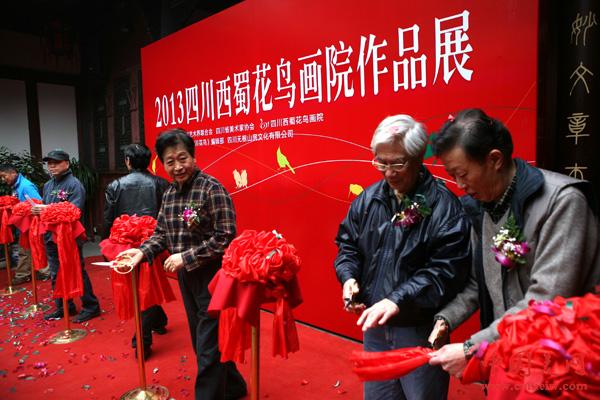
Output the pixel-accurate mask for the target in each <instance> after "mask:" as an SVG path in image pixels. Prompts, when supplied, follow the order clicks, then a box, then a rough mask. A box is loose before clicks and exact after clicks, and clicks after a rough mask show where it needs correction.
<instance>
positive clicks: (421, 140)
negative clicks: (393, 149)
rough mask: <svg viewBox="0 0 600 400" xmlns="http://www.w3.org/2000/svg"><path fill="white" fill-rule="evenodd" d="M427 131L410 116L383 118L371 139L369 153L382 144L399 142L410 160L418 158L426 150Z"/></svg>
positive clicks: (400, 115)
mask: <svg viewBox="0 0 600 400" xmlns="http://www.w3.org/2000/svg"><path fill="white" fill-rule="evenodd" d="M427 141H428V138H427V130H426V129H425V126H424V125H423V124H421V123H420V122H417V121H415V120H414V119H413V118H412V117H411V116H410V115H405V114H398V115H393V116H391V117H387V118H385V119H384V120H383V121H381V122H380V123H379V125H378V126H377V128H376V129H375V133H373V138H372V139H371V151H373V154H375V149H376V147H377V146H378V145H379V144H382V143H395V142H400V143H402V145H403V146H404V148H405V149H406V153H407V155H408V156H409V157H411V158H420V157H423V155H424V154H425V150H426V149H427Z"/></svg>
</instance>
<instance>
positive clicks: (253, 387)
mask: <svg viewBox="0 0 600 400" xmlns="http://www.w3.org/2000/svg"><path fill="white" fill-rule="evenodd" d="M250 368H251V370H250V400H258V392H259V390H258V389H259V383H260V316H259V318H258V323H257V325H256V326H253V327H252V360H251V366H250Z"/></svg>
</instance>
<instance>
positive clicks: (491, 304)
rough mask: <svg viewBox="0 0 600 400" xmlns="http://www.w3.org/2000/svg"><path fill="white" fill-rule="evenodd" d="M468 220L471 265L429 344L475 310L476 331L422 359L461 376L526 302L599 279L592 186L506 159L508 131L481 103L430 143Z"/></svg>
mask: <svg viewBox="0 0 600 400" xmlns="http://www.w3.org/2000/svg"><path fill="white" fill-rule="evenodd" d="M434 145H435V151H436V154H437V155H438V156H439V157H440V158H441V160H442V161H443V163H444V167H445V168H446V171H448V173H449V174H450V176H452V177H453V178H454V179H455V180H456V184H457V185H458V187H459V188H460V189H462V190H464V191H465V192H466V193H467V196H464V197H463V198H462V199H461V200H462V201H463V205H464V207H465V210H466V211H467V214H468V215H469V216H470V218H471V222H472V226H473V227H472V230H471V243H472V247H473V265H472V270H471V276H470V278H469V281H468V283H467V286H466V287H465V288H464V290H463V291H462V292H461V293H459V294H458V295H457V296H456V298H455V299H454V300H453V301H451V302H450V303H449V304H448V305H446V307H444V308H443V309H442V310H441V311H440V312H438V313H437V315H436V319H437V320H436V323H435V326H434V329H433V332H432V333H431V336H430V339H429V340H430V342H433V341H434V340H435V339H436V338H439V337H441V336H443V335H444V334H446V333H447V332H449V331H450V330H453V329H455V328H456V327H457V326H458V325H460V324H461V323H462V322H463V321H465V320H466V319H467V318H468V317H469V316H471V315H472V314H473V313H474V312H475V311H476V310H477V309H479V310H480V318H481V330H480V331H479V332H477V333H475V334H474V335H472V336H471V337H470V338H469V339H468V340H466V341H465V342H464V343H454V344H449V345H446V346H444V347H442V348H441V349H440V350H439V351H437V352H435V353H433V356H432V357H431V360H430V363H431V364H432V365H441V366H442V367H443V368H444V369H445V370H446V371H448V372H449V373H450V374H453V375H456V376H460V375H461V374H462V371H463V369H464V367H465V366H466V362H467V359H468V358H469V357H470V356H471V355H472V353H473V349H471V348H472V347H473V345H475V344H478V343H481V342H483V341H487V342H491V341H494V340H496V339H497V338H498V330H497V325H498V323H499V322H500V320H501V319H502V317H504V316H505V315H507V314H514V313H516V312H518V311H520V310H522V309H524V308H526V307H527V304H528V302H529V301H530V300H537V301H540V300H551V299H554V297H556V296H559V295H560V296H563V297H571V296H578V295H582V294H584V293H585V292H589V291H592V290H593V289H594V286H595V285H596V284H597V283H598V280H599V277H600V244H599V242H598V240H599V236H598V219H597V215H596V213H595V210H596V209H595V203H594V200H593V196H592V191H591V185H589V184H588V182H585V181H579V180H576V179H572V178H569V177H567V176H564V175H560V174H557V173H554V172H550V171H545V170H542V169H539V168H535V167H532V166H530V165H529V164H528V163H527V162H525V161H523V160H520V159H513V158H512V151H513V144H512V139H511V136H510V133H509V131H508V130H507V129H506V127H505V126H504V125H503V124H502V123H501V122H500V121H498V120H495V119H493V118H490V117H488V116H487V115H486V114H485V113H484V112H483V111H481V110H479V109H468V110H464V111H462V112H460V113H459V114H458V115H457V117H456V119H454V120H450V121H448V122H446V124H445V125H444V126H443V127H442V128H441V130H440V132H439V134H438V136H437V139H436V141H435V143H434Z"/></svg>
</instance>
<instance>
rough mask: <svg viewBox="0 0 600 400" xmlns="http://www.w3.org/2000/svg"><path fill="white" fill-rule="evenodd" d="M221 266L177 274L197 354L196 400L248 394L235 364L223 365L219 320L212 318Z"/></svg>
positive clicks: (180, 271)
mask: <svg viewBox="0 0 600 400" xmlns="http://www.w3.org/2000/svg"><path fill="white" fill-rule="evenodd" d="M218 268H219V266H207V267H201V268H196V269H195V270H193V271H191V272H188V271H187V270H186V269H185V268H183V269H180V270H179V271H178V273H177V277H178V280H179V289H180V290H181V297H182V299H183V304H184V306H185V311H186V314H187V319H188V325H189V328H190V334H191V336H192V346H193V347H194V351H195V352H196V360H197V364H198V374H197V375H196V385H195V391H196V400H213V399H214V400H222V399H236V398H239V397H241V396H243V395H245V394H246V391H247V390H246V382H244V378H243V377H242V375H241V374H240V373H239V371H238V370H237V368H236V366H235V363H233V362H227V363H221V362H220V358H221V352H220V351H219V321H218V319H214V318H211V317H209V316H208V314H207V309H208V304H209V303H210V298H211V297H210V293H209V291H208V283H209V282H210V280H211V279H212V278H213V276H214V275H215V273H216V271H217V270H218Z"/></svg>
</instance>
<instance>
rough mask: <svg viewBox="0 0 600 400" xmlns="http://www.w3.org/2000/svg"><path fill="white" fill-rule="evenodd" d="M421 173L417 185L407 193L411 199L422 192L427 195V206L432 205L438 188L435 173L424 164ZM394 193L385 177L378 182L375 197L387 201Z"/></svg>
mask: <svg viewBox="0 0 600 400" xmlns="http://www.w3.org/2000/svg"><path fill="white" fill-rule="evenodd" d="M419 174H420V177H419V180H418V182H417V186H416V187H415V189H414V190H412V191H411V192H409V193H406V195H407V196H408V197H409V198H410V199H413V198H414V197H415V195H417V194H422V195H423V196H425V202H426V204H427V206H428V207H431V206H432V205H433V203H434V197H435V190H436V188H435V184H434V183H435V181H434V179H433V175H431V172H429V170H428V169H427V168H425V166H423V165H421V168H420V170H419ZM393 193H394V191H393V189H392V188H391V187H390V185H388V183H387V182H386V180H385V179H382V180H381V181H379V183H378V184H377V187H376V189H375V191H374V193H373V199H377V200H380V201H384V202H386V201H387V199H388V198H389V197H390V196H393V195H394V194H393Z"/></svg>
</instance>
